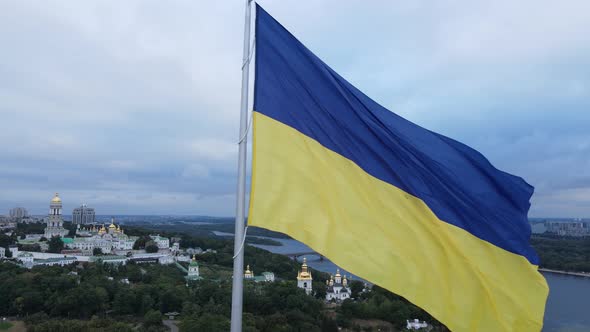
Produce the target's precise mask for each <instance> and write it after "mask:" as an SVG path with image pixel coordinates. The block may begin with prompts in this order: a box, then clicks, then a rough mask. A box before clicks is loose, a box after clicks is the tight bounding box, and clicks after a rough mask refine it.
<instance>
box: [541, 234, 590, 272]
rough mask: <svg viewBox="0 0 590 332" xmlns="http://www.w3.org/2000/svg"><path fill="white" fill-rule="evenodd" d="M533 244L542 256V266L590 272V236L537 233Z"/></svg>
mask: <svg viewBox="0 0 590 332" xmlns="http://www.w3.org/2000/svg"><path fill="white" fill-rule="evenodd" d="M531 244H532V246H533V248H535V250H536V251H537V254H538V255H539V257H540V258H541V265H540V267H542V268H548V269H554V270H562V271H570V272H590V238H564V237H557V236H546V235H543V236H541V235H535V236H533V237H532V239H531Z"/></svg>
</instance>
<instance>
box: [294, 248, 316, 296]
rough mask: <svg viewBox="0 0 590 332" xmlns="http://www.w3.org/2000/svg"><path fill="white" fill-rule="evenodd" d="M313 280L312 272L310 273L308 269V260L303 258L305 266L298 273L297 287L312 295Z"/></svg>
mask: <svg viewBox="0 0 590 332" xmlns="http://www.w3.org/2000/svg"><path fill="white" fill-rule="evenodd" d="M312 281H313V278H312V277H311V272H310V271H308V267H307V258H305V257H303V264H302V265H301V271H299V273H297V287H299V288H303V289H304V290H305V293H307V295H310V294H311V292H312V288H311V282H312Z"/></svg>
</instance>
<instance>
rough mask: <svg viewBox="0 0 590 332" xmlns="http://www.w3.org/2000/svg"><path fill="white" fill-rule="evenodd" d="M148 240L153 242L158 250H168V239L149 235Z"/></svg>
mask: <svg viewBox="0 0 590 332" xmlns="http://www.w3.org/2000/svg"><path fill="white" fill-rule="evenodd" d="M150 238H151V239H152V240H154V242H155V243H156V245H157V246H158V249H168V248H170V239H168V238H167V237H163V236H160V235H159V234H158V235H150Z"/></svg>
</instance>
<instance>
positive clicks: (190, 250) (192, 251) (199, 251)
mask: <svg viewBox="0 0 590 332" xmlns="http://www.w3.org/2000/svg"><path fill="white" fill-rule="evenodd" d="M186 253H187V254H189V255H200V254H202V253H203V249H201V248H199V247H196V248H187V249H186Z"/></svg>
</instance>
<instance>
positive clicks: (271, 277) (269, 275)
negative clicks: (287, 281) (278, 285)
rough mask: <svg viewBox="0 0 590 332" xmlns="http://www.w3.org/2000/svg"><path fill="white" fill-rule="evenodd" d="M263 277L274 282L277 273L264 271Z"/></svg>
mask: <svg viewBox="0 0 590 332" xmlns="http://www.w3.org/2000/svg"><path fill="white" fill-rule="evenodd" d="M262 277H263V278H264V281H267V282H274V281H275V274H274V273H272V272H262Z"/></svg>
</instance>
